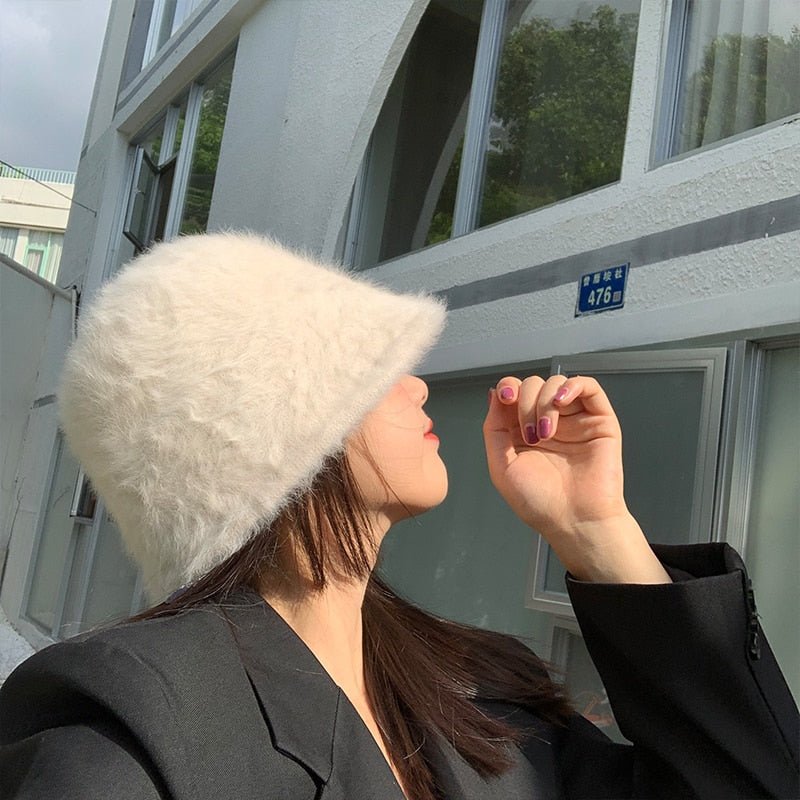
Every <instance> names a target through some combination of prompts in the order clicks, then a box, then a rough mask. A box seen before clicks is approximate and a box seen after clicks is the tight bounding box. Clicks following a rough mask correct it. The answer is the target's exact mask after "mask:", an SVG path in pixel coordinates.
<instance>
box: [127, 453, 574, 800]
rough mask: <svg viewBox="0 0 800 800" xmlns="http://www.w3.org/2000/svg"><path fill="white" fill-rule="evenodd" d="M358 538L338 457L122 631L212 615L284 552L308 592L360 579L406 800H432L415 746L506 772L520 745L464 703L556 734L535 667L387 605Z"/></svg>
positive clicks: (516, 732)
mask: <svg viewBox="0 0 800 800" xmlns="http://www.w3.org/2000/svg"><path fill="white" fill-rule="evenodd" d="M367 457H369V456H368V454H367ZM373 465H374V466H375V468H376V470H377V465H375V464H374V462H373ZM377 472H378V474H379V475H380V471H379V470H377ZM387 488H389V487H387ZM322 520H324V521H325V524H321V521H322ZM368 530H369V525H368V515H367V510H366V506H365V504H364V501H363V499H362V496H361V493H360V491H359V488H358V485H357V482H356V479H355V477H354V475H353V472H352V470H351V468H350V465H349V463H348V460H347V456H346V455H345V454H344V453H343V454H341V455H338V456H333V457H329V458H328V459H327V460H326V462H325V464H324V466H323V469H322V470H321V471H320V472H319V473H318V475H317V476H316V478H315V479H314V482H313V484H312V485H311V487H310V488H309V489H308V491H306V492H303V493H302V494H300V495H298V496H297V497H295V498H294V499H293V500H292V501H291V502H290V503H289V504H288V505H287V506H286V507H285V508H284V509H283V511H282V512H281V513H280V515H279V516H278V518H277V519H276V520H275V521H274V522H273V523H271V524H270V525H269V526H266V527H264V528H263V529H261V530H260V531H259V532H258V533H257V534H256V535H255V536H254V537H253V538H252V539H251V540H250V542H249V543H248V544H246V545H245V546H244V547H242V548H241V549H240V550H239V551H237V552H236V553H234V554H233V555H232V556H231V557H230V558H228V559H227V560H226V561H224V562H222V563H221V564H219V565H218V566H217V567H215V568H214V569H212V570H211V571H209V572H208V573H206V574H205V575H204V576H202V577H201V578H200V579H198V580H197V581H196V582H194V583H193V584H191V585H190V586H189V587H187V588H186V589H184V590H183V591H182V592H180V593H178V594H177V595H176V596H173V597H172V598H170V599H169V600H167V601H166V602H164V603H162V604H160V605H158V606H155V607H153V608H151V609H149V610H147V611H144V612H142V613H141V614H138V615H137V616H136V617H134V618H133V619H134V620H138V619H149V618H153V617H160V616H166V615H172V614H177V613H179V612H181V611H184V610H186V609H189V608H192V607H194V606H197V605H200V604H203V603H207V602H215V603H220V604H224V602H225V599H226V597H228V596H230V594H231V593H232V592H234V591H235V590H237V589H240V588H241V587H242V586H251V587H253V588H258V587H259V586H263V585H265V583H264V580H265V579H264V576H265V575H267V576H268V575H269V574H270V571H271V570H273V571H274V570H275V569H278V568H279V563H278V554H279V552H280V551H281V548H282V547H283V546H285V544H286V542H287V541H289V540H291V544H292V546H293V547H294V548H296V549H297V550H298V551H299V552H300V553H301V555H302V556H303V558H304V562H305V563H306V564H307V565H308V568H309V569H308V571H309V572H310V581H311V584H312V586H313V588H314V589H318V590H319V589H322V588H324V587H325V585H326V582H327V581H328V579H329V577H330V576H331V575H332V574H334V573H335V574H336V575H337V576H341V577H350V578H358V579H362V580H363V579H364V578H367V577H368V578H369V580H368V584H367V590H366V594H365V597H364V605H363V607H362V617H363V658H364V677H365V683H366V689H367V694H368V697H369V702H370V706H371V708H372V712H373V714H374V715H375V718H376V721H377V723H378V725H379V727H380V730H381V734H382V736H383V739H384V742H385V745H386V748H387V750H388V752H389V755H390V757H391V759H392V762H393V764H394V766H395V769H396V770H397V772H398V773H399V775H400V778H401V780H402V782H403V785H404V787H405V789H406V791H407V792H408V793H409V796H410V797H411V798H413V800H437V798H438V797H439V795H438V793H437V786H436V780H435V777H434V773H433V770H432V768H431V762H430V750H429V749H428V748H427V747H426V746H425V745H426V743H428V742H435V741H436V739H437V738H442V737H443V738H444V739H445V740H447V741H448V742H449V743H450V745H452V746H453V747H454V748H455V749H456V750H457V751H458V753H459V754H460V755H461V757H462V758H464V760H465V761H466V762H467V763H468V764H470V766H471V767H472V768H473V769H475V770H476V771H477V772H478V773H479V774H480V775H482V776H484V777H489V776H496V775H499V774H501V773H502V772H504V771H505V770H506V769H507V768H508V767H509V766H510V765H511V763H512V761H511V757H510V752H509V747H510V746H512V745H514V744H515V743H518V742H520V741H521V740H522V738H523V736H524V731H521V730H520V729H519V728H516V727H514V726H512V725H511V724H510V723H508V722H507V721H504V720H503V719H498V718H494V717H492V716H489V715H487V714H486V713H485V711H482V710H481V709H480V708H479V707H478V705H477V704H476V701H478V700H480V699H483V700H500V701H505V702H510V703H513V704H515V705H518V706H521V707H523V708H526V709H528V710H530V711H532V712H533V713H534V714H536V715H537V716H538V717H540V718H542V719H544V720H546V721H548V722H551V723H553V724H556V725H560V724H563V722H564V720H565V719H566V717H567V716H568V715H569V714H570V713H571V709H570V707H569V705H568V703H567V701H566V699H565V697H564V695H563V693H562V691H561V690H560V688H559V687H558V686H557V685H556V684H554V683H553V682H552V681H551V680H550V677H549V675H548V673H547V670H546V668H545V666H544V664H543V662H542V661H541V660H540V659H539V658H538V657H537V656H536V655H535V654H534V653H533V652H531V651H530V650H529V649H528V648H527V647H525V646H524V645H522V644H520V643H519V642H518V641H517V640H516V639H513V638H511V637H509V636H505V635H502V634H498V633H494V632H492V631H485V630H481V629H479V628H474V627H470V626H467V625H461V624H458V623H455V622H451V621H449V620H445V619H441V618H439V617H436V616H434V615H433V614H429V613H428V612H426V611H423V610H422V609H420V608H417V607H416V606H414V605H413V604H411V603H409V602H408V601H406V600H404V599H402V598H401V597H399V596H398V595H397V594H395V593H394V592H393V591H392V590H391V589H390V588H389V586H388V585H387V584H386V583H385V582H384V581H382V580H381V579H380V578H379V577H378V576H377V575H375V574H374V573H373V572H372V566H373V564H374V561H375V555H376V553H375V546H374V544H373V542H372V541H371V539H370V538H369V537H368V536H367V535H365V534H366V532H367V531H368ZM333 532H335V533H333Z"/></svg>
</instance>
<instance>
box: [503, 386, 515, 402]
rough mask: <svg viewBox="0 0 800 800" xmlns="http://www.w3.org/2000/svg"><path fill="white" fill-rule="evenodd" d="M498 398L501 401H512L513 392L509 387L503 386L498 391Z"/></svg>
mask: <svg viewBox="0 0 800 800" xmlns="http://www.w3.org/2000/svg"><path fill="white" fill-rule="evenodd" d="M500 397H501V399H503V400H513V399H514V390H513V389H512V388H511V387H510V386H504V387H503V388H502V389H501V390H500Z"/></svg>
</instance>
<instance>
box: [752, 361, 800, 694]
mask: <svg viewBox="0 0 800 800" xmlns="http://www.w3.org/2000/svg"><path fill="white" fill-rule="evenodd" d="M765 360H766V364H765V367H766V369H765V374H764V384H763V395H762V402H761V408H760V413H759V430H758V450H757V453H756V460H755V467H754V469H753V487H752V495H751V505H750V526H749V530H748V535H747V551H746V561H747V566H748V569H749V572H750V577H751V578H752V580H753V586H754V587H755V592H756V602H757V606H758V612H759V617H760V618H761V624H762V625H763V626H764V630H765V631H766V634H767V636H768V637H769V641H770V644H771V646H772V649H773V650H774V652H775V655H776V657H777V659H778V662H779V663H780V665H781V667H782V669H783V674H784V675H785V676H786V682H787V683H788V684H789V686H790V687H791V689H792V691H793V692H794V696H795V699H796V700H797V701H798V702H800V626H798V624H797V610H798V609H799V608H800V583H798V580H797V565H798V564H800V535H799V532H800V503H799V502H798V495H797V487H798V486H800V416H798V413H797V398H798V397H800V348H798V347H789V348H786V349H783V350H772V351H768V352H767V353H766V354H765Z"/></svg>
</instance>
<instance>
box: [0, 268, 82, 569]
mask: <svg viewBox="0 0 800 800" xmlns="http://www.w3.org/2000/svg"><path fill="white" fill-rule="evenodd" d="M71 319H72V305H71V302H70V300H69V299H67V298H66V297H65V296H64V295H63V294H62V293H56V292H53V291H52V290H51V289H49V288H47V287H46V286H44V285H43V283H42V282H38V281H35V280H33V279H31V278H30V277H29V276H27V275H25V274H23V273H22V272H19V271H17V270H15V269H12V268H11V267H9V266H7V265H6V264H5V263H2V262H0V565H2V564H3V563H4V560H5V555H6V549H7V546H8V542H9V538H10V536H11V533H12V528H13V526H14V525H15V523H21V522H22V519H23V518H24V517H25V515H26V513H27V514H30V513H32V512H33V511H35V510H37V509H33V508H31V505H30V503H26V502H25V499H26V497H28V496H29V491H30V488H31V484H32V483H36V482H37V478H38V476H36V475H33V474H30V473H26V472H25V471H24V470H23V469H21V461H22V453H23V449H24V443H25V439H26V436H27V435H28V434H31V433H32V431H31V428H30V426H29V415H30V414H31V408H32V405H33V403H34V401H35V400H36V399H37V398H40V397H43V396H46V395H48V394H54V393H55V380H56V375H57V373H58V371H59V369H60V365H61V363H62V360H63V354H64V349H65V347H66V345H67V344H68V343H69V340H70V331H71ZM18 478H19V480H18Z"/></svg>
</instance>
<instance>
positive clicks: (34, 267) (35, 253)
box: [25, 249, 44, 275]
mask: <svg viewBox="0 0 800 800" xmlns="http://www.w3.org/2000/svg"><path fill="white" fill-rule="evenodd" d="M43 260H44V250H31V249H29V250H28V252H27V253H25V266H26V267H27V268H28V269H29V270H30V271H31V272H35V273H36V274H37V275H38V274H39V270H40V269H41V267H42V261H43Z"/></svg>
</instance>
